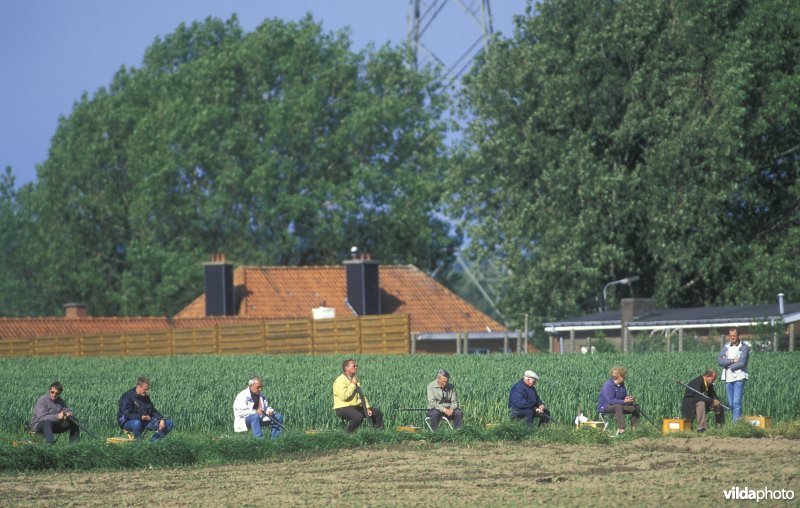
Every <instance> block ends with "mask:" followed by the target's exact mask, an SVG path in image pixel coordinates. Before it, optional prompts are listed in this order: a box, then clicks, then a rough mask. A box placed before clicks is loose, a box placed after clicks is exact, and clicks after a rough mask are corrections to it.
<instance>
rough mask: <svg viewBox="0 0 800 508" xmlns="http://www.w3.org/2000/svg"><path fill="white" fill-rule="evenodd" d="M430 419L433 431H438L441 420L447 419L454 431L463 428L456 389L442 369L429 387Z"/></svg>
mask: <svg viewBox="0 0 800 508" xmlns="http://www.w3.org/2000/svg"><path fill="white" fill-rule="evenodd" d="M427 392H428V417H429V418H430V427H431V430H436V428H437V427H438V426H439V420H441V419H442V417H443V416H444V417H447V418H448V419H449V420H450V421H451V422H452V425H453V428H454V429H458V428H461V418H462V417H463V413H462V411H461V408H459V407H458V396H457V395H456V388H455V386H453V385H452V384H451V383H450V374H449V373H448V372H447V371H446V370H444V369H442V370H440V371H439V372H437V373H436V379H434V380H433V381H431V383H430V384H429V385H428V389H427Z"/></svg>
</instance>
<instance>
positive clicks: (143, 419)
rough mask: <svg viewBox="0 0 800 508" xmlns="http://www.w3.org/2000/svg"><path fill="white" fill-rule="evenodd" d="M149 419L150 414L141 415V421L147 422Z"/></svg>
mask: <svg viewBox="0 0 800 508" xmlns="http://www.w3.org/2000/svg"><path fill="white" fill-rule="evenodd" d="M150 420H152V418H151V417H150V415H142V421H143V422H149V421H150Z"/></svg>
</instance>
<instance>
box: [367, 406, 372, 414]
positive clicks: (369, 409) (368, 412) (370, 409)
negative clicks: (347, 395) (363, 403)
mask: <svg viewBox="0 0 800 508" xmlns="http://www.w3.org/2000/svg"><path fill="white" fill-rule="evenodd" d="M367 416H372V408H371V407H368V408H367Z"/></svg>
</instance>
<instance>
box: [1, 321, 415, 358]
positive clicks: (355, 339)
mask: <svg viewBox="0 0 800 508" xmlns="http://www.w3.org/2000/svg"><path fill="white" fill-rule="evenodd" d="M409 330H410V328H409V319H408V315H394V314H388V315H382V316H361V317H346V318H334V319H321V320H311V319H293V320H282V321H267V320H265V321H263V322H261V323H258V324H247V325H228V324H224V325H215V326H212V327H209V328H170V329H168V330H159V331H154V332H119V333H106V334H102V335H81V336H77V337H37V338H34V339H0V357H8V356H157V355H166V356H168V355H188V354H223V355H224V354H252V353H266V354H287V353H288V354H315V355H321V354H407V353H409V351H410V345H409V344H410V341H409Z"/></svg>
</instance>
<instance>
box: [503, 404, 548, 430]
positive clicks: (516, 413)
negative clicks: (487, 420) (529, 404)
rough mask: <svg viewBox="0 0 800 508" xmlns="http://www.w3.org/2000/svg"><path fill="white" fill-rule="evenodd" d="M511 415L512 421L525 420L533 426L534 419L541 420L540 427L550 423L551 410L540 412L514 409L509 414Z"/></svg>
mask: <svg viewBox="0 0 800 508" xmlns="http://www.w3.org/2000/svg"><path fill="white" fill-rule="evenodd" d="M509 415H510V416H511V418H512V419H515V420H521V419H522V418H525V423H527V424H528V425H533V419H534V418H538V419H539V425H540V426H541V425H546V424H548V423H550V410H549V409H547V408H544V411H543V412H538V411H536V409H533V408H531V409H512V410H511V411H510V412H509Z"/></svg>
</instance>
